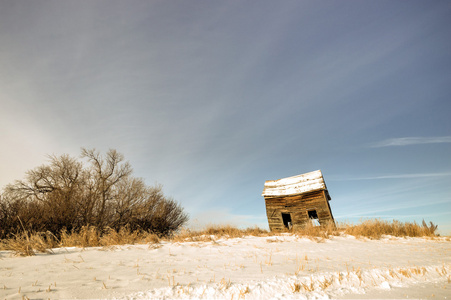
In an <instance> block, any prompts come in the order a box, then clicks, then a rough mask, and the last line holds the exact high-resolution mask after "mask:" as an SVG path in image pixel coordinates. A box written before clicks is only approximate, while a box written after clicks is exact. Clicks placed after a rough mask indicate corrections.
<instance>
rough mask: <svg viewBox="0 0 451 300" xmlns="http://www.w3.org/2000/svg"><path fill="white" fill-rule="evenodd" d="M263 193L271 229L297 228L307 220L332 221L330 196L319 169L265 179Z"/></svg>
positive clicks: (322, 222)
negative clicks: (275, 178) (286, 176)
mask: <svg viewBox="0 0 451 300" xmlns="http://www.w3.org/2000/svg"><path fill="white" fill-rule="evenodd" d="M262 196H263V197H265V204H266V215H267V216H268V223H269V228H270V230H271V231H273V230H276V231H277V230H285V229H287V228H288V229H290V228H292V227H293V228H294V229H296V228H299V227H302V226H304V225H305V224H307V223H309V222H310V223H311V224H313V225H324V224H326V223H328V222H334V217H333V215H332V211H331V209H330V205H329V201H330V200H331V198H330V195H329V191H328V190H327V187H326V183H325V182H324V178H323V174H322V173H321V170H318V171H314V172H310V173H305V174H301V175H297V176H293V177H288V178H282V179H279V180H268V181H266V182H265V188H264V190H263V193H262Z"/></svg>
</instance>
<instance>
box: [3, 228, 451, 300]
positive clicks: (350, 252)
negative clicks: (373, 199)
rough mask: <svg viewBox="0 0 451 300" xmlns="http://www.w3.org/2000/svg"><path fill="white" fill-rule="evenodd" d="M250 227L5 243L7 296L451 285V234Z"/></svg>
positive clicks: (199, 294)
mask: <svg viewBox="0 0 451 300" xmlns="http://www.w3.org/2000/svg"><path fill="white" fill-rule="evenodd" d="M221 230H222V231H223V232H222V233H221ZM233 232H235V234H233ZM240 232H241V233H240ZM243 232H244V231H240V230H237V229H236V228H235V229H234V228H233V227H222V228H220V227H217V228H216V229H215V228H210V232H209V234H206V231H204V232H203V234H200V233H199V234H195V233H193V232H184V233H183V232H182V233H181V234H180V235H179V236H178V238H173V239H170V240H165V239H158V238H155V239H153V240H149V241H147V243H146V244H136V245H121V246H112V245H105V246H101V247H85V248H83V247H62V248H54V249H52V250H51V253H36V255H33V256H27V257H19V256H16V255H14V252H13V251H10V250H3V251H0V299H48V298H50V299H74V298H79V299H80V298H81V299H93V298H94V299H98V298H103V299H105V298H107V299H158V298H160V299H161V298H164V299H180V298H181V299H189V298H194V299H196V298H201V299H212V298H215V299H262V298H277V299H322V298H350V299H351V298H369V299H371V298H390V299H392V298H406V297H409V298H434V297H436V298H444V297H446V296H448V295H450V294H451V242H450V240H449V238H442V237H424V238H419V237H415V238H411V237H394V236H384V235H383V236H381V237H380V238H378V239H369V238H365V237H361V238H356V237H354V236H350V235H346V234H344V233H341V234H337V235H331V236H329V237H328V238H325V237H323V236H321V234H320V235H316V236H315V235H311V236H310V237H301V236H299V235H296V234H293V233H280V234H270V233H267V232H264V231H262V230H257V229H254V233H253V235H252V233H251V231H249V232H248V234H243ZM323 235H324V233H323ZM448 297H449V296H448Z"/></svg>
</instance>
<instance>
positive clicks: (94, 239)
mask: <svg viewBox="0 0 451 300" xmlns="http://www.w3.org/2000/svg"><path fill="white" fill-rule="evenodd" d="M436 230H437V226H436V225H434V224H433V223H432V222H430V224H429V225H427V224H426V222H424V221H423V223H422V224H421V225H419V224H417V223H415V222H414V223H408V222H405V223H403V222H399V221H391V222H388V221H382V220H378V219H376V220H366V221H363V222H361V223H360V224H356V225H349V224H344V225H343V224H341V225H338V226H335V224H333V223H331V224H327V225H325V226H320V227H314V226H312V225H307V226H305V227H303V228H301V229H297V230H295V231H291V232H290V233H292V234H295V235H297V236H301V237H309V238H312V239H314V240H316V241H318V242H321V241H323V240H325V239H328V238H330V237H331V236H337V235H340V234H349V235H353V236H356V237H367V238H371V239H379V238H381V237H382V236H383V235H391V236H396V237H425V236H426V237H435V236H438V234H437V233H436ZM280 234H283V233H277V232H269V231H267V230H264V229H261V228H258V227H251V228H246V229H239V228H237V227H235V226H231V225H222V226H221V225H211V226H208V227H206V228H205V229H204V230H190V229H186V228H185V229H182V230H181V231H180V232H178V233H177V234H174V235H173V236H171V237H167V238H165V239H166V240H168V241H173V242H211V241H213V242H214V241H215V240H217V239H220V238H241V237H245V236H275V235H280ZM159 242H160V238H159V237H158V236H157V235H156V234H153V233H148V232H145V231H131V230H130V229H129V228H128V227H122V228H121V229H120V230H119V231H116V230H113V229H107V230H106V231H104V232H102V231H100V230H99V229H98V228H96V227H94V226H85V227H83V228H82V229H81V230H80V231H79V232H70V233H68V232H67V231H62V232H61V237H60V238H59V239H57V238H56V237H55V236H54V235H53V234H51V233H50V232H47V233H34V234H30V233H29V232H27V231H24V232H23V233H22V234H20V235H16V236H13V237H12V238H9V239H4V240H1V241H0V250H11V251H14V252H15V253H16V254H17V255H22V256H29V255H34V254H35V253H36V252H43V253H45V252H51V249H52V248H56V247H74V246H75V247H83V248H84V247H99V246H100V247H108V246H115V245H125V244H158V243H159Z"/></svg>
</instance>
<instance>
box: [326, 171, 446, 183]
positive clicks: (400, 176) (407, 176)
mask: <svg viewBox="0 0 451 300" xmlns="http://www.w3.org/2000/svg"><path fill="white" fill-rule="evenodd" d="M446 176H451V172H439V173H413V174H393V175H381V176H368V177H353V178H332V179H330V180H331V181H353V180H377V179H411V178H429V177H446Z"/></svg>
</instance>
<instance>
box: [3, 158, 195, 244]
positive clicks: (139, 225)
mask: <svg viewBox="0 0 451 300" xmlns="http://www.w3.org/2000/svg"><path fill="white" fill-rule="evenodd" d="M49 158H50V161H49V164H47V165H43V166H40V167H37V168H35V169H33V170H31V171H28V172H27V174H26V178H25V179H24V180H21V181H16V182H15V183H14V184H10V185H8V186H6V188H5V189H4V191H3V194H2V195H1V196H0V239H4V238H8V237H11V236H12V235H18V234H21V233H23V232H26V231H28V232H50V233H52V234H53V235H55V236H56V237H58V238H59V237H60V236H61V233H62V232H74V233H77V232H79V231H80V230H81V229H82V228H84V227H86V226H94V227H96V228H97V229H99V230H101V231H107V230H109V229H113V230H116V231H119V230H120V229H121V228H123V227H127V228H128V229H129V230H131V231H136V230H144V231H147V232H153V233H155V234H158V235H159V236H167V235H170V234H172V233H173V232H174V231H176V230H178V229H179V228H180V227H181V226H182V225H184V224H185V223H186V222H187V221H188V215H187V214H186V213H185V212H184V211H183V208H182V207H181V206H180V205H179V204H178V203H177V202H176V201H174V200H173V199H171V198H168V197H166V196H165V195H164V194H163V192H162V187H161V186H152V187H149V186H147V185H146V184H145V183H144V181H143V180H142V179H140V178H135V177H133V176H132V168H131V166H130V164H129V163H128V162H125V161H124V157H123V155H122V154H120V153H118V152H117V151H116V150H109V151H108V152H107V153H106V154H105V155H101V154H100V153H99V152H97V151H96V150H95V149H89V150H88V149H82V154H81V158H82V160H81V161H79V160H77V159H76V158H73V157H70V156H69V155H66V154H65V155H62V156H59V157H57V156H50V157H49Z"/></svg>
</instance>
